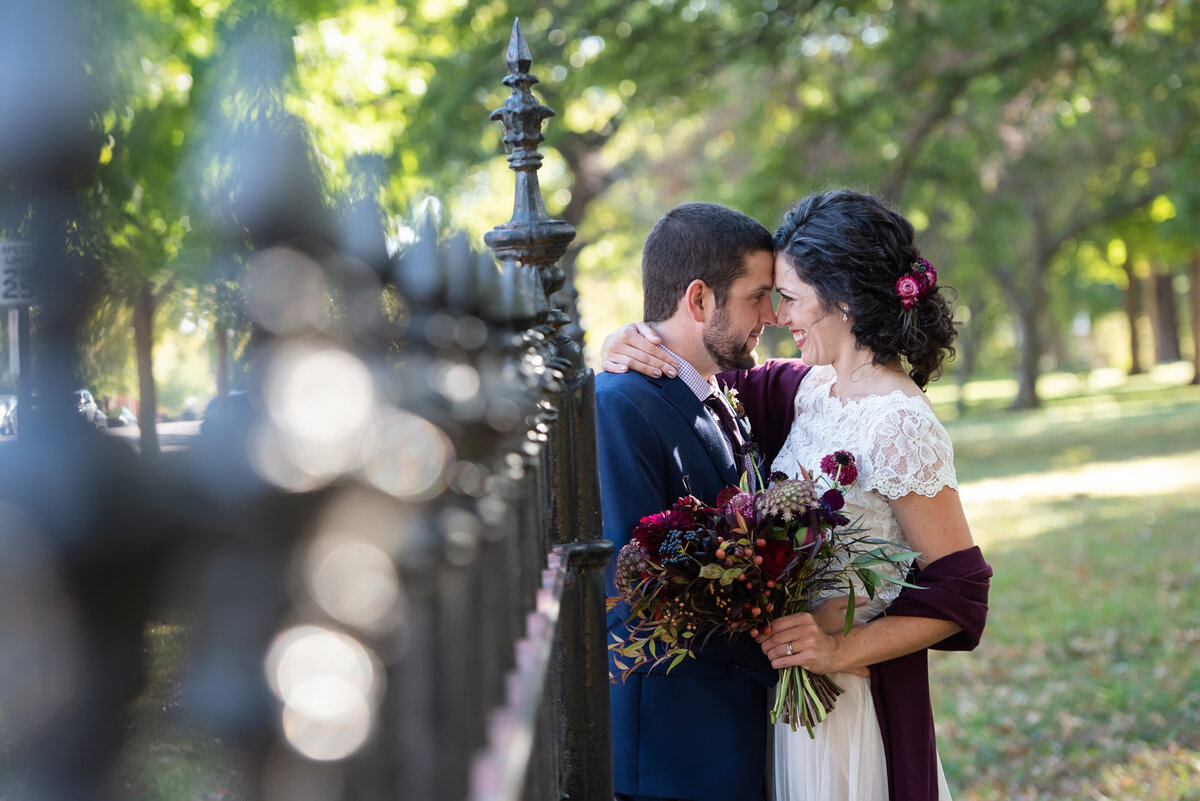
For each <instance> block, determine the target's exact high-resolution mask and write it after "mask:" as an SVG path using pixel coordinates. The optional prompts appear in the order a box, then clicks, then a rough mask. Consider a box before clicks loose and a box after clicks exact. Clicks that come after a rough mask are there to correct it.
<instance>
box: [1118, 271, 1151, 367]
mask: <svg viewBox="0 0 1200 801" xmlns="http://www.w3.org/2000/svg"><path fill="white" fill-rule="evenodd" d="M1121 268H1122V269H1123V270H1125V278H1126V279H1127V280H1128V282H1129V288H1128V289H1127V290H1125V318H1126V319H1127V320H1128V321H1129V354H1130V366H1129V374H1130V375H1141V374H1142V373H1144V372H1146V370H1145V368H1144V367H1142V357H1141V352H1142V341H1141V336H1139V335H1138V324H1137V322H1138V315H1139V314H1140V313H1141V309H1142V287H1141V284H1140V283H1138V278H1137V275H1135V274H1134V271H1133V255H1132V254H1130V253H1129V252H1128V251H1127V252H1126V254H1125V263H1124V264H1122V265H1121Z"/></svg>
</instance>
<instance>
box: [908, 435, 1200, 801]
mask: <svg viewBox="0 0 1200 801" xmlns="http://www.w3.org/2000/svg"><path fill="white" fill-rule="evenodd" d="M1030 447H1032V448H1034V449H1036V446H1030ZM1197 468H1200V453H1191V454H1184V455H1180V456H1177V457H1173V458H1165V459H1159V460H1149V461H1141V460H1132V461H1128V462H1124V463H1114V464H1110V465H1105V466H1103V467H1102V468H1094V467H1093V468H1085V469H1082V470H1080V471H1074V472H1071V471H1069V472H1068V473H1067V474H1066V477H1064V476H1063V475H1062V474H1058V475H1056V474H1054V473H1049V474H1042V475H1039V476H1027V477H1014V478H1011V479H997V480H993V481H991V482H980V483H979V484H968V485H966V486H964V487H963V488H962V495H963V498H964V503H965V506H966V507H967V513H968V517H969V519H970V521H971V524H972V528H973V531H974V533H975V536H976V539H977V541H979V542H980V543H981V545H982V546H983V547H984V549H985V552H986V554H987V556H988V559H989V561H990V562H991V563H992V565H993V567H994V568H995V569H996V576H995V578H994V579H993V583H992V593H991V611H990V615H989V620H988V629H987V631H986V633H985V635H984V641H983V644H982V645H981V646H980V647H979V649H978V650H976V651H975V652H973V653H969V654H938V655H935V656H933V657H932V659H931V671H932V682H933V687H934V688H935V690H934V704H935V714H936V715H937V720H938V732H939V743H940V745H941V751H942V756H943V760H944V762H945V765H946V770H947V773H948V775H949V777H950V782H951V786H952V788H953V789H954V790H955V794H956V798H959V799H1018V798H1019V799H1080V800H1081V801H1082V800H1083V799H1105V798H1113V799H1152V800H1154V801H1165V800H1166V799H1184V798H1197V797H1200V795H1198V794H1197V789H1198V787H1200V767H1198V765H1197V761H1196V759H1195V755H1196V751H1197V749H1200V665H1198V664H1197V655H1200V522H1198V521H1200V469H1197ZM1089 469H1090V470H1092V471H1093V472H1094V471H1095V470H1097V469H1098V470H1099V471H1100V474H1102V475H1103V476H1104V480H1103V481H1095V480H1093V481H1090V482H1083V486H1082V489H1084V490H1086V491H1076V489H1077V487H1076V483H1077V482H1075V481H1072V480H1066V479H1067V478H1070V477H1072V476H1075V477H1077V476H1078V475H1083V474H1087V473H1088V470H1089ZM989 485H990V486H992V487H993V489H994V488H995V487H996V486H997V485H1000V486H1003V485H1007V487H1006V489H1007V490H1009V493H1007V494H1005V493H989V492H983V491H981V489H986V488H987V487H988V486H989ZM1163 485H1166V487H1167V488H1166V489H1163ZM973 497H974V498H975V500H974V501H972V498H973ZM1155 765H1158V766H1162V767H1164V770H1166V773H1164V774H1163V775H1162V776H1159V775H1158V774H1154V772H1153V768H1154V766H1155ZM1151 777H1153V780H1151Z"/></svg>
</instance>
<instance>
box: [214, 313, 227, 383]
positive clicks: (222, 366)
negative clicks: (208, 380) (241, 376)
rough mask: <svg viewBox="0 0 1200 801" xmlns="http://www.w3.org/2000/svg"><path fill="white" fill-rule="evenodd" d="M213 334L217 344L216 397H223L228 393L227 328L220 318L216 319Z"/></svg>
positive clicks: (215, 367) (215, 368)
mask: <svg viewBox="0 0 1200 801" xmlns="http://www.w3.org/2000/svg"><path fill="white" fill-rule="evenodd" d="M214 328H216V331H214V336H215V338H216V344H217V354H216V362H217V363H216V365H215V366H214V370H215V372H216V374H217V397H218V398H224V397H225V396H226V395H228V394H229V329H228V328H226V327H225V323H223V322H222V321H221V320H220V319H217V320H216V325H215V326H214Z"/></svg>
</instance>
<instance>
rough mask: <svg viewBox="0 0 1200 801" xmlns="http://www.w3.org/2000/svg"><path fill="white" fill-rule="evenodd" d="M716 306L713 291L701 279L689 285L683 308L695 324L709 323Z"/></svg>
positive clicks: (684, 294) (685, 293) (684, 293)
mask: <svg viewBox="0 0 1200 801" xmlns="http://www.w3.org/2000/svg"><path fill="white" fill-rule="evenodd" d="M714 305H715V298H714V297H713V293H712V290H711V289H709V288H708V284H706V283H704V282H703V281H702V280H700V279H699V278H697V279H696V280H695V281H692V283H690V284H688V286H687V289H685V290H684V292H683V306H684V308H685V309H686V310H687V314H688V317H689V318H690V319H691V320H692V321H693V322H697V323H707V322H708V317H709V315H710V314H711V313H712V310H713V307H714Z"/></svg>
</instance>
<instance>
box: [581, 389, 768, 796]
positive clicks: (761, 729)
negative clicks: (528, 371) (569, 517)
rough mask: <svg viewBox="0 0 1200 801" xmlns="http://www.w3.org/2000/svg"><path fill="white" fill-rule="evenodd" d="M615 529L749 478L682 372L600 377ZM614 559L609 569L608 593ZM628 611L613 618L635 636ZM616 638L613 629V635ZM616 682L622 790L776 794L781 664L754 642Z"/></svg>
mask: <svg viewBox="0 0 1200 801" xmlns="http://www.w3.org/2000/svg"><path fill="white" fill-rule="evenodd" d="M596 406H597V427H598V433H599V447H600V492H601V500H602V505H603V513H604V536H605V538H606V539H609V540H611V541H612V542H613V543H614V544H615V545H616V547H617V550H618V551H619V550H620V548H621V546H623V545H624V544H625V543H627V542H628V541H629V539H630V533H631V532H632V530H633V527H634V526H635V525H636V524H637V523H638V521H639V520H641V518H643V517H645V516H646V515H650V514H654V513H656V512H660V511H663V510H664V509H667V508H668V507H670V506H671V504H672V503H674V502H675V500H676V499H678V498H679V497H680V496H683V495H687V494H688V493H689V492H690V493H691V494H693V495H695V496H696V497H698V498H700V499H701V500H702V501H705V502H706V503H710V504H711V503H715V501H716V498H717V495H718V494H719V493H720V492H721V490H722V489H724V488H725V487H726V486H730V485H736V484H737V482H738V479H739V476H738V475H737V472H736V469H735V467H734V464H733V461H732V459H731V458H730V456H729V454H728V451H727V449H726V446H725V444H724V440H723V435H722V433H721V430H720V428H719V427H718V425H717V423H716V422H715V421H714V420H713V418H712V417H711V416H710V415H709V414H708V412H707V410H706V409H705V407H704V405H703V404H702V403H701V402H700V401H699V400H698V399H697V398H696V396H695V394H694V393H693V392H692V391H691V390H690V389H689V388H688V387H687V385H686V384H684V382H683V381H680V380H678V379H667V378H660V379H653V378H647V377H645V376H642V375H638V374H635V373H621V374H617V373H600V374H599V375H598V376H597V377H596ZM614 564H615V563H610V564H609V566H608V570H607V575H606V583H607V589H608V594H609V596H610V597H611V596H615V595H616V588H615V587H614V585H613V572H614ZM628 615H629V607H628V606H627V605H625V604H619V605H618V606H616V607H615V608H614V609H613V610H612V611H610V612H609V613H608V630H609V632H610V633H612V634H616V635H617V636H618V637H624V635H625V633H626V628H625V621H626V620H627V618H628ZM610 641H611V636H610ZM609 669H610V671H611V672H612V674H613V675H614V676H617V681H616V683H615V684H613V685H611V687H610V701H611V704H612V725H613V732H612V734H613V763H614V782H615V790H616V792H618V793H622V794H625V795H635V796H649V797H653V798H673V799H694V800H695V801H740V800H742V799H744V800H745V801H759V799H762V798H764V797H765V792H766V791H765V770H764V768H765V764H766V754H767V741H766V737H767V717H766V712H767V706H768V704H767V696H768V689H769V685H771V684H772V683H774V681H775V675H776V674H775V670H774V669H772V668H771V666H770V663H769V662H768V661H767V660H766V658H765V657H764V656H763V653H762V651H761V649H760V648H759V647H758V645H756V644H755V643H754V642H753V640H751V639H750V638H749V637H746V636H741V637H736V638H734V639H733V640H729V639H728V638H726V637H725V636H724V635H721V634H717V635H714V636H713V637H711V638H710V639H709V640H708V641H707V643H705V645H704V646H703V647H702V648H700V649H698V650H697V655H696V658H694V659H690V658H689V659H685V660H683V661H682V662H681V663H679V664H678V665H677V666H675V667H674V668H672V669H671V671H670V673H669V674H668V673H667V672H666V667H665V665H663V666H660V667H657V668H654V669H653V670H652V671H650V672H646V671H641V672H637V673H634V674H632V675H630V677H629V678H628V679H627V680H626V681H624V682H622V681H621V679H620V676H619V671H618V670H617V669H616V667H615V666H614V665H613V664H612V663H611V661H610V665H609Z"/></svg>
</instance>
